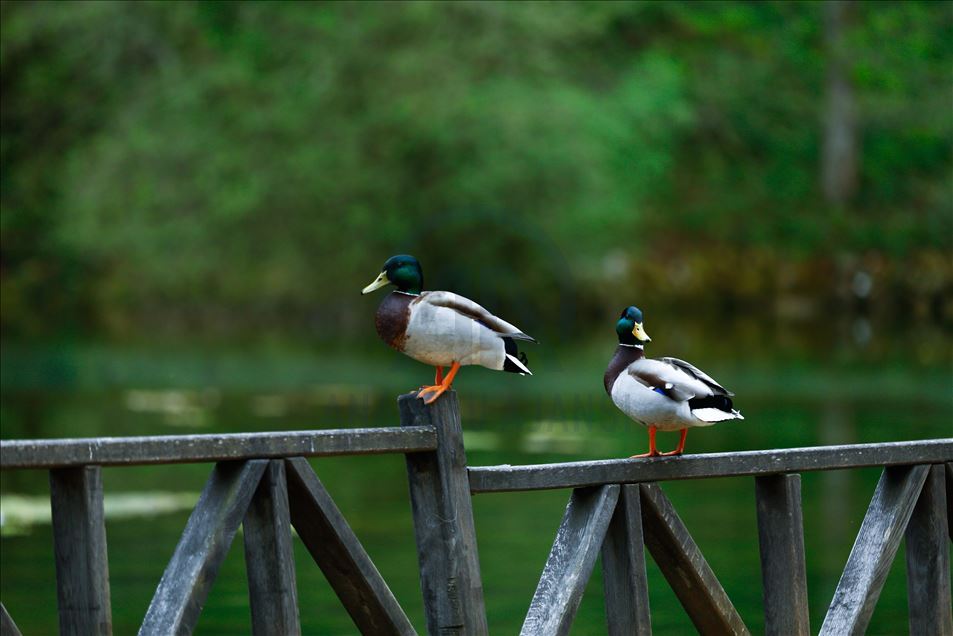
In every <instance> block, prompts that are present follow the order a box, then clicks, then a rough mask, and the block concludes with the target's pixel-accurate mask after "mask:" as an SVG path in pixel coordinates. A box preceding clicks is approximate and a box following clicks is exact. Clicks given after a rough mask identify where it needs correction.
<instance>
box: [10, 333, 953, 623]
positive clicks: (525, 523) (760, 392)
mask: <svg viewBox="0 0 953 636" xmlns="http://www.w3.org/2000/svg"><path fill="white" fill-rule="evenodd" d="M653 338H656V339H658V336H657V335H656V334H655V333H653ZM751 338H752V340H753V342H756V341H757V340H758V338H766V336H764V334H761V335H758V334H755V335H753V336H751ZM795 344H796V343H795ZM948 344H949V341H948V339H947V338H946V337H945V336H944V337H940V338H939V339H938V340H937V341H935V342H934V343H933V344H932V345H931V346H922V347H921V349H920V353H919V354H918V353H916V350H914V352H913V353H912V354H909V355H907V354H904V353H903V352H902V351H898V350H896V349H893V348H890V347H887V348H881V349H874V350H871V349H866V348H856V349H852V348H850V347H844V348H841V349H829V348H825V347H816V348H814V349H810V348H809V349H807V350H806V352H805V350H804V349H803V348H801V347H798V346H791V347H789V348H786V347H784V346H776V347H774V348H772V349H770V351H769V353H767V354H766V353H764V351H763V347H762V350H761V353H759V355H757V356H754V355H753V354H751V355H747V354H746V355H739V354H738V353H737V352H735V353H734V354H733V355H728V354H727V353H726V351H727V347H719V346H712V345H711V344H710V343H694V342H692V341H690V340H685V341H681V342H679V346H677V347H669V348H668V350H666V351H659V352H655V353H657V354H658V355H666V354H669V355H677V356H679V357H684V358H687V359H689V360H692V361H694V362H697V363H698V364H699V365H700V366H702V367H703V368H705V369H706V370H707V371H709V372H711V373H712V374H713V375H714V376H715V377H716V378H718V379H719V380H721V381H723V382H724V383H725V384H726V385H727V386H729V388H731V389H733V390H734V391H735V392H736V393H737V394H738V395H737V399H736V403H737V406H739V407H740V408H741V410H742V411H743V413H744V414H745V417H746V420H745V421H743V422H735V423H728V424H724V425H720V426H716V427H713V428H710V429H707V430H701V431H692V432H690V434H689V436H688V445H687V448H688V452H692V453H696V452H697V453H701V452H714V451H731V450H749V449H761V448H773V447H795V446H809V445H817V444H834V443H847V442H880V441H891V440H906V439H925V438H935V437H949V436H951V435H953V393H951V391H950V389H951V380H953V377H951V372H950V367H949V364H948V360H946V359H945V355H946V354H945V353H943V350H942V349H941V350H940V352H939V354H937V349H936V347H937V346H943V347H946V351H948V350H949V349H948ZM752 345H753V343H752ZM553 346H554V347H555V348H550V349H544V348H542V347H541V348H540V349H538V350H536V351H531V352H530V360H531V363H532V365H533V369H534V371H535V373H536V376H534V377H532V378H521V377H516V376H512V375H509V374H498V373H492V372H490V371H486V370H483V369H469V368H467V369H464V370H463V371H461V373H460V375H459V376H458V381H457V383H456V384H455V388H457V390H458V393H459V397H460V402H461V407H462V414H463V424H464V429H465V431H466V444H467V455H468V460H469V463H470V464H471V465H492V464H500V463H510V464H519V463H540V462H553V461H572V460H581V459H597V458H610V457H621V456H628V455H631V454H633V453H637V452H643V451H644V450H645V446H646V435H645V432H644V430H643V429H641V428H640V427H638V426H636V425H634V424H631V423H630V422H628V421H627V420H626V419H625V417H624V416H622V415H621V414H620V413H618V412H617V411H616V410H615V409H614V407H613V406H612V405H611V404H610V403H609V401H608V399H607V398H606V396H605V394H604V392H603V390H602V386H601V381H602V380H601V376H602V371H603V369H604V365H605V363H606V361H607V358H608V356H609V355H610V354H611V351H612V344H611V342H610V343H608V344H607V343H604V342H600V343H595V344H593V345H592V346H587V347H584V348H578V349H572V350H570V349H565V348H559V347H558V343H553ZM754 350H755V347H754V346H752V348H751V349H750V351H754ZM740 359H744V360H745V362H744V364H741V363H739V362H737V361H738V360H740ZM0 360H2V372H3V382H2V384H3V394H2V401H0V415H2V437H3V438H4V439H13V438H52V437H78V436H96V435H144V434H181V433H211V432H224V431H230V432H231V431H268V430H289V429H311V428H339V427H357V426H391V425H395V424H396V423H397V409H396V399H395V398H396V396H397V395H398V394H399V393H401V392H405V391H406V390H408V389H410V388H411V387H413V386H414V385H419V384H421V383H423V382H425V381H428V374H429V372H428V370H427V369H426V368H424V367H423V366H420V365H418V364H416V363H414V362H412V361H410V360H406V359H403V358H402V357H401V356H398V355H396V354H393V355H392V354H390V352H388V351H386V350H377V349H369V350H368V351H367V352H357V353H355V352H354V351H349V350H347V349H343V348H340V347H330V346H319V345H313V344H307V345H306V344H303V343H298V344H294V345H286V344H274V343H271V344H261V343H258V344H254V345H248V346H243V347H234V346H231V347H225V346H208V347H204V348H199V349H196V348H195V347H186V346H176V345H168V346H156V345H134V346H133V345H124V346H115V345H113V346H92V345H83V346H78V345H71V346H44V347H35V346H33V347H27V346H12V345H8V346H5V347H4V350H3V355H2V358H0ZM676 437H677V436H675V435H672V434H668V435H660V445H661V447H662V448H663V449H665V448H667V447H669V446H672V447H673V446H674V444H675V442H676ZM312 465H313V466H314V468H315V470H316V472H317V474H318V475H319V477H320V478H321V479H322V480H323V481H324V483H325V485H326V486H327V487H328V489H329V490H330V492H331V493H332V495H333V496H334V497H335V500H336V501H337V503H338V505H339V507H340V508H341V510H342V511H343V513H344V514H345V516H346V518H347V519H348V521H349V522H350V524H351V525H352V527H353V528H354V530H355V532H356V533H357V535H358V536H359V537H360V538H361V540H362V542H363V543H364V545H365V547H366V548H367V550H368V552H369V553H370V555H371V557H372V558H373V559H374V561H375V563H376V564H377V566H378V568H379V569H380V571H381V573H382V574H383V576H384V578H385V579H386V580H387V582H388V583H389V585H390V586H391V588H392V589H393V591H394V593H395V595H396V596H397V598H398V600H399V601H400V603H401V605H402V606H403V607H404V609H405V611H406V612H407V613H408V615H409V616H410V618H411V621H412V622H413V623H414V625H415V626H417V628H418V629H419V630H423V629H424V626H425V622H424V619H423V611H422V605H421V600H420V591H419V587H418V579H417V571H416V551H415V548H414V539H413V529H412V521H411V517H410V507H409V503H408V495H407V485H406V473H405V466H404V461H403V457H402V456H399V455H389V456H367V457H344V458H331V459H320V460H314V461H312ZM210 469H211V466H210V465H207V464H197V465H179V466H161V467H142V468H110V469H106V470H104V473H103V474H104V482H105V489H106V493H107V517H108V520H107V533H108V544H109V558H110V563H109V566H110V582H111V589H112V606H113V617H114V618H113V621H114V625H115V633H117V634H127V633H135V631H136V630H137V629H138V625H139V623H140V622H141V619H142V616H143V615H144V613H145V610H146V607H147V606H148V604H149V601H150V599H151V595H152V592H153V591H154V589H155V586H156V584H157V583H158V580H159V578H160V576H161V574H162V571H163V569H164V567H165V564H166V563H167V561H168V558H169V556H170V555H171V553H172V551H173V549H174V547H175V544H176V542H177V540H178V537H179V533H180V532H181V530H182V528H183V526H184V524H185V521H186V519H187V517H188V514H189V512H190V509H189V507H188V506H189V503H190V501H194V498H195V497H196V496H197V493H198V492H199V491H200V490H201V488H202V485H203V483H204V481H205V479H206V478H207V476H208V473H209V471H210ZM878 476H879V471H878V470H873V469H864V470H853V471H838V472H829V473H818V474H805V475H804V476H803V486H802V488H803V497H804V520H805V528H804V531H805V540H806V546H807V561H808V562H807V571H808V584H809V590H810V604H811V620H812V627H813V628H814V629H815V630H816V629H817V628H818V627H819V626H820V621H821V620H822V617H823V614H824V612H825V610H826V608H827V605H828V603H829V602H830V598H831V596H832V594H833V590H834V587H835V585H836V583H837V580H838V578H839V576H840V570H841V569H842V567H843V564H844V562H845V560H846V558H847V554H848V553H849V551H850V547H851V545H852V542H853V539H854V536H855V535H856V532H857V529H858V527H859V524H860V521H861V519H862V518H863V514H864V511H865V509H866V506H867V503H868V501H869V498H870V495H871V494H872V491H873V488H874V485H875V483H876V481H877V478H878ZM664 488H665V491H666V493H667V494H668V495H669V497H670V498H671V500H672V501H673V503H674V505H675V506H676V508H677V509H678V511H679V514H680V515H681V516H682V518H683V520H684V521H685V523H686V525H687V526H688V528H689V530H690V531H691V532H692V534H693V536H694V538H695V540H696V541H697V543H698V544H699V546H700V547H701V549H702V551H703V552H704V554H705V556H706V558H707V559H708V561H709V563H710V564H711V566H712V568H713V569H714V571H715V573H716V574H717V575H718V576H719V578H720V580H721V581H722V584H723V585H724V587H725V589H726V590H727V592H728V594H729V596H730V597H731V598H732V600H733V601H734V603H735V605H736V607H737V608H738V610H739V611H740V613H741V615H742V616H743V617H744V619H745V621H746V622H747V624H748V626H749V627H750V628H751V630H752V631H753V632H754V633H757V632H759V631H762V630H763V621H762V617H761V584H760V569H759V557H758V542H757V526H756V522H755V507H754V484H753V481H752V479H750V478H729V479H716V480H706V481H691V482H679V483H671V484H666V485H665V486H664ZM0 492H2V495H3V505H2V508H3V535H2V538H0V598H2V600H3V603H4V605H5V606H6V607H7V608H8V609H9V611H10V612H11V614H12V615H13V617H14V619H15V620H16V621H17V622H18V624H19V625H20V627H21V629H22V630H23V632H24V633H25V634H55V633H56V629H57V627H56V626H57V622H56V621H57V619H56V611H55V608H56V590H55V573H54V570H53V560H52V549H51V546H52V538H51V531H50V526H49V525H48V521H45V519H46V518H48V506H47V504H46V501H47V499H46V497H47V496H48V486H47V477H46V474H45V473H43V472H42V471H17V472H5V473H3V474H2V484H0ZM123 493H133V496H132V497H123V496H122V495H123ZM568 496H569V492H568V491H552V492H536V493H508V494H485V495H478V496H476V497H475V498H474V500H473V504H474V513H475V518H476V524H477V535H478V538H479V549H480V561H481V567H482V570H483V577H484V589H485V593H486V602H487V611H488V614H489V623H490V629H491V632H492V633H494V634H507V633H515V632H517V631H518V629H519V626H520V624H521V622H522V619H523V616H524V615H525V612H526V608H527V605H528V603H529V600H530V599H531V597H532V594H533V590H534V589H535V585H536V581H537V580H538V577H539V574H540V571H541V569H542V566H543V564H544V562H545V560H546V556H547V554H548V551H549V548H550V546H551V543H552V540H553V536H554V533H555V531H556V528H557V526H558V524H559V520H560V517H561V515H562V513H563V509H564V507H565V504H566V501H567V499H568ZM24 497H25V498H24ZM160 507H161V510H160V509H159V508H160ZM241 541H242V538H241V535H239V536H238V537H237V538H236V541H235V543H234V544H233V546H232V550H231V552H230V553H229V556H228V558H227V559H226V561H225V564H224V565H223V567H222V570H221V572H220V574H219V577H218V579H217V581H216V583H215V585H214V587H213V588H212V591H211V594H210V595H209V598H208V601H207V603H206V606H205V611H204V612H203V614H202V617H201V619H200V621H199V625H198V630H197V631H198V633H200V634H244V633H247V632H248V631H249V624H250V622H249V614H248V599H247V586H246V583H245V580H244V565H243V560H242V549H241ZM295 549H296V557H297V577H298V592H299V599H300V607H301V622H302V627H303V630H304V632H305V633H309V634H352V633H355V629H354V626H353V624H352V623H351V622H350V619H349V618H348V616H347V614H346V613H345V612H344V610H343V609H342V608H341V606H340V604H339V603H338V601H337V599H336V597H335V596H334V594H333V592H332V591H331V590H330V588H329V587H328V585H327V583H326V582H325V580H324V578H323V576H322V574H321V572H320V570H318V568H317V566H315V565H314V563H313V562H312V561H311V559H310V556H309V555H308V554H307V552H306V551H305V550H304V549H303V546H301V545H300V543H299V542H296V548H295ZM648 561H649V572H648V575H649V585H650V590H651V607H652V617H653V627H654V630H655V633H657V634H682V633H692V631H693V630H692V626H691V623H690V622H689V621H688V619H687V618H686V617H685V615H684V613H683V612H682V611H681V608H680V606H679V604H678V601H677V600H676V599H675V597H674V595H673V593H672V592H671V590H670V589H669V588H668V586H667V584H666V582H665V580H664V579H663V578H662V576H661V574H660V573H659V572H658V570H657V569H656V568H655V566H654V564H653V563H652V562H651V559H649V560H648ZM599 568H600V566H599V564H597V566H596V569H595V570H594V573H593V576H592V578H591V581H590V583H589V587H588V589H587V591H586V594H585V596H584V598H583V601H582V605H581V607H580V609H579V613H578V615H577V618H576V621H575V625H574V633H577V634H598V633H604V631H605V627H604V625H605V623H604V621H605V618H604V609H603V600H602V589H601V588H602V581H601V574H600V570H599ZM905 585H906V581H905V572H904V567H903V554H902V550H901V553H900V555H899V556H898V559H897V560H896V562H895V564H894V568H893V570H892V571H891V574H890V576H889V578H888V579H887V583H886V586H885V588H884V591H883V594H882V595H881V598H880V601H879V603H878V606H877V610H876V612H875V614H874V618H873V622H872V623H871V627H870V630H869V633H871V634H901V633H906V631H907V626H906V621H907V616H906V591H905Z"/></svg>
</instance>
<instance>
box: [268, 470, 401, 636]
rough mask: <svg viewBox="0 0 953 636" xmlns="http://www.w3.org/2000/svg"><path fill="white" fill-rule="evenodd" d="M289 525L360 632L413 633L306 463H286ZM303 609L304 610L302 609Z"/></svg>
mask: <svg viewBox="0 0 953 636" xmlns="http://www.w3.org/2000/svg"><path fill="white" fill-rule="evenodd" d="M285 470H286V472H287V480H288V503H289V506H290V512H291V524H292V525H293V526H294V528H295V530H296V531H297V532H298V536H299V537H300V538H301V541H302V542H303V543H304V545H305V547H306V548H307V549H308V552H310V553H311V557H312V558H313V559H314V562H315V563H317V564H318V567H319V568H321V571H322V572H323V573H324V576H325V578H327V580H328V583H330V584H331V587H332V589H334V592H335V594H337V596H338V598H339V599H340V600H341V603H342V604H343V605H344V609H346V610H347V612H348V614H350V616H351V619H352V620H353V621H354V624H355V625H356V626H357V628H358V629H359V630H360V631H361V633H362V634H395V635H396V634H404V635H407V634H416V632H415V631H414V628H413V626H412V625H411V624H410V620H408V618H407V615H406V614H404V610H403V609H401V607H400V604H399V603H398V602H397V599H396V598H394V594H393V593H392V592H391V590H390V588H389V587H387V583H386V582H385V581H384V579H383V577H381V574H380V572H378V570H377V567H376V566H375V565H374V562H373V561H371V557H370V556H368V554H367V551H365V550H364V546H363V545H361V542H360V541H359V540H358V538H357V536H356V535H355V534H354V531H353V530H352V529H351V527H350V526H349V525H348V523H347V520H345V519H344V515H342V514H341V511H340V510H339V509H338V507H337V505H336V504H335V503H334V500H333V499H332V498H331V495H330V494H329V493H328V491H327V490H326V489H325V488H324V485H323V484H322V483H321V480H319V479H318V476H317V475H315V474H314V471H313V470H312V469H311V465H310V464H308V462H307V460H305V459H304V458H301V457H296V458H293V459H288V460H285ZM305 611H307V609H306V610H305Z"/></svg>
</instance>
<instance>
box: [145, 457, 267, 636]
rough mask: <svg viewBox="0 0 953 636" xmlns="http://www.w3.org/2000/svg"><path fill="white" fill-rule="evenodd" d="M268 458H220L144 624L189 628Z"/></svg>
mask: <svg viewBox="0 0 953 636" xmlns="http://www.w3.org/2000/svg"><path fill="white" fill-rule="evenodd" d="M267 465H268V460H260V459H253V460H250V461H246V462H220V463H218V464H216V465H215V468H214V469H213V470H212V475H211V476H210V477H209V478H208V481H207V482H206V484H205V488H204V489H203V490H202V494H201V495H200V496H199V501H198V503H197V504H195V509H194V510H193V511H192V515H191V516H190V517H189V520H188V523H186V524H185V530H184V531H183V532H182V538H181V539H179V544H178V545H177V546H176V548H175V553H174V554H173V555H172V559H171V560H170V561H169V565H167V566H166V568H165V573H164V574H163V575H162V579H161V580H160V581H159V587H158V588H156V593H155V595H154V596H153V597H152V603H150V604H149V609H148V610H147V611H146V617H145V620H143V622H142V627H141V628H140V629H139V634H140V635H141V636H146V635H149V636H151V635H153V634H190V633H192V630H193V629H194V628H195V624H196V623H197V622H198V619H199V615H200V614H201V612H202V606H203V605H204V604H205V599H206V598H207V597H208V593H209V590H210V589H211V588H212V584H213V583H214V582H215V577H216V575H217V574H218V569H219V567H220V566H221V565H222V561H224V560H225V555H226V554H228V548H229V546H231V544H232V539H234V538H235V533H236V532H237V531H238V526H239V524H241V522H242V518H243V517H244V516H245V511H246V510H248V505H249V503H251V499H252V495H254V494H255V490H256V489H257V488H258V482H259V481H260V480H261V475H262V473H263V472H264V471H265V467H266V466H267Z"/></svg>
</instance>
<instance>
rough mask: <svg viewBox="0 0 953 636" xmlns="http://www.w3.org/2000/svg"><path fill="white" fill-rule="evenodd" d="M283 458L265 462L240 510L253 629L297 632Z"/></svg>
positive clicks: (291, 635)
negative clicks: (255, 487) (252, 492)
mask: <svg viewBox="0 0 953 636" xmlns="http://www.w3.org/2000/svg"><path fill="white" fill-rule="evenodd" d="M290 519H291V516H290V514H289V512H288V489H287V482H286V479H285V463H284V462H283V461H282V460H280V459H273V460H271V461H270V462H268V467H267V468H266V469H265V472H264V474H263V475H262V476H261V481H260V482H259V483H258V490H257V491H256V492H255V496H254V497H253V498H252V500H251V504H250V505H249V506H248V510H247V512H245V519H244V520H243V521H242V528H243V530H244V535H245V569H246V570H247V572H248V599H249V605H250V607H251V618H252V633H253V634H255V635H256V636H259V635H261V634H284V635H285V636H297V635H298V634H300V633H301V625H300V621H299V620H298V589H297V587H296V585H295V562H294V548H293V546H292V544H291V521H290Z"/></svg>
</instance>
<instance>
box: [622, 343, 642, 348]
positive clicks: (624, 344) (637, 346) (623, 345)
mask: <svg viewBox="0 0 953 636" xmlns="http://www.w3.org/2000/svg"><path fill="white" fill-rule="evenodd" d="M619 346H620V347H632V348H633V349H645V347H644V346H642V345H630V344H626V343H624V342H620V343H619Z"/></svg>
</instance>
